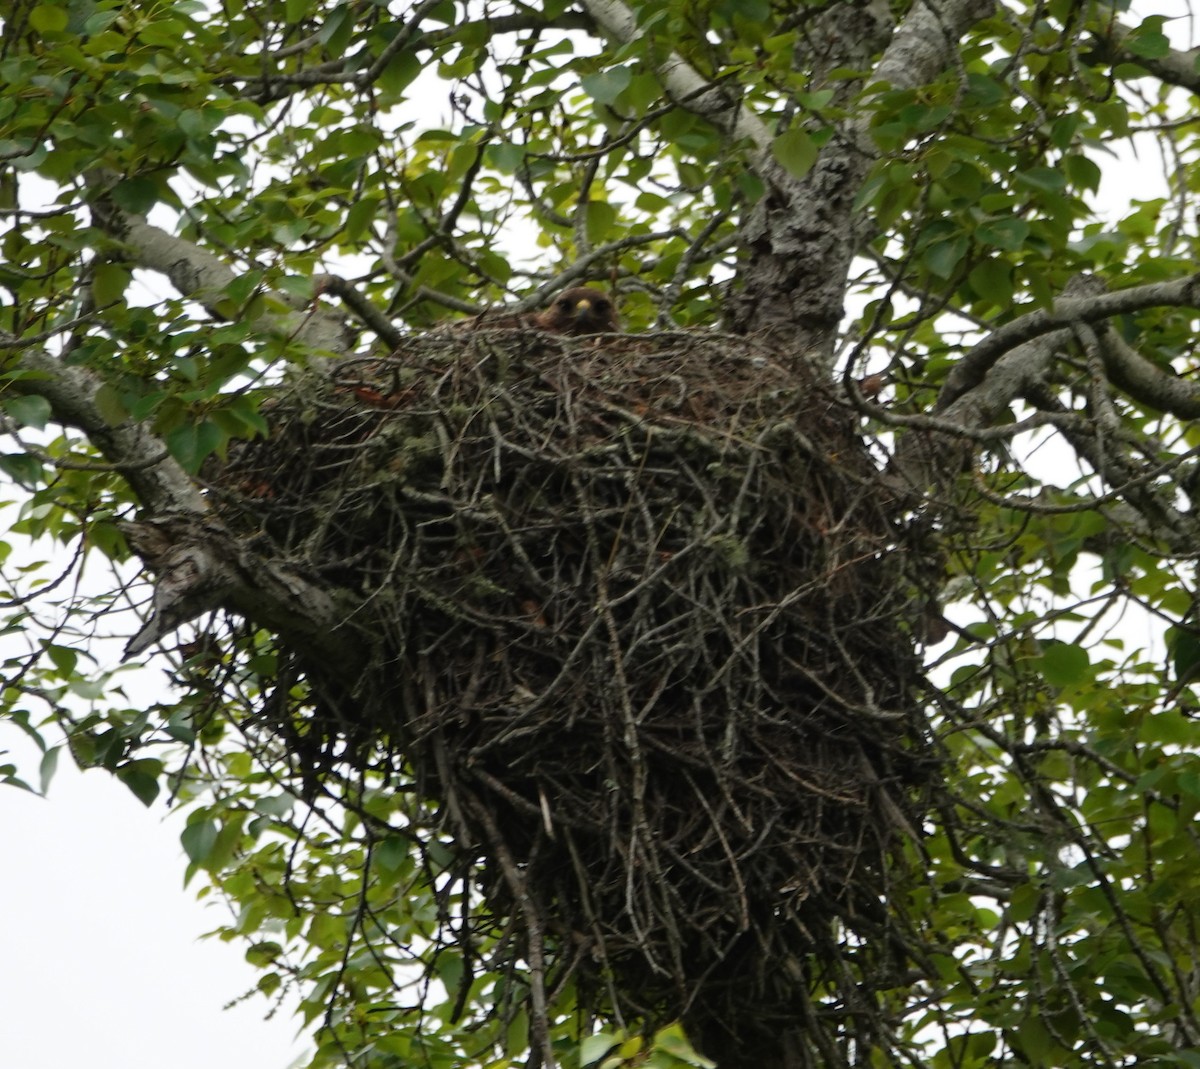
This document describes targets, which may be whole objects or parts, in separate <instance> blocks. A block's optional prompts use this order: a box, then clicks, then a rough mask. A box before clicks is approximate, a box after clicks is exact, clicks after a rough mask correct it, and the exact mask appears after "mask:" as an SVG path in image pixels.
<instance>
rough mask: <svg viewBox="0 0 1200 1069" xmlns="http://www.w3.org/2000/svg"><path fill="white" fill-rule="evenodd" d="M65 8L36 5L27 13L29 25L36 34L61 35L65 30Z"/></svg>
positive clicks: (66, 16) (53, 5)
mask: <svg viewBox="0 0 1200 1069" xmlns="http://www.w3.org/2000/svg"><path fill="white" fill-rule="evenodd" d="M67 20H68V12H67V9H66V7H63V6H59V5H57V4H38V5H37V7H35V8H34V9H33V10H32V11H31V12H29V25H30V26H32V27H33V28H34V29H35V30H37V32H38V33H62V32H63V31H64V30H65V29H66V28H67Z"/></svg>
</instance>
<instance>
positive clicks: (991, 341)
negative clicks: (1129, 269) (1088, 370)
mask: <svg viewBox="0 0 1200 1069" xmlns="http://www.w3.org/2000/svg"><path fill="white" fill-rule="evenodd" d="M1155 307H1176V308H1188V307H1191V308H1196V307H1200V274H1196V275H1189V276H1188V277H1187V278H1182V279H1179V280H1177V281H1175V282H1156V283H1152V284H1150V285H1148V286H1134V287H1131V288H1130V289H1125V290H1118V291H1117V292H1116V293H1103V294H1099V295H1097V296H1088V297H1070V296H1064V297H1061V298H1059V299H1058V300H1057V301H1055V303H1054V307H1053V308H1052V309H1050V310H1049V311H1046V310H1042V309H1039V310H1038V311H1036V312H1030V313H1029V314H1028V315H1023V316H1021V317H1020V318H1019V319H1014V320H1012V322H1010V323H1006V324H1004V326H1002V327H999V328H997V329H996V330H995V331H994V332H993V333H992V334H990V335H989V336H988V337H986V338H984V340H983V341H981V342H980V343H979V344H978V345H976V346H975V347H974V348H973V349H972V350H971V351H970V352H969V353H967V354H966V355H965V356H964V357H963V358H962V359H961V360H960V361H959V362H958V363H957V364H956V365H955V367H954V370H953V371H951V372H950V374H949V375H948V376H947V377H946V383H945V385H944V386H943V387H942V392H941V395H940V396H939V398H938V402H937V408H938V409H939V411H946V410H947V409H948V408H949V407H950V406H951V405H952V404H953V403H954V402H955V401H956V400H958V398H960V397H962V396H963V395H964V394H965V393H967V391H969V390H972V389H974V388H975V387H976V386H978V385H979V384H980V383H982V382H983V379H984V376H985V375H987V374H988V372H989V370H990V369H991V368H992V367H993V366H994V365H995V364H996V362H997V361H998V360H999V359H1000V357H1002V356H1003V355H1004V354H1005V353H1007V352H1009V351H1011V350H1013V349H1015V348H1016V347H1017V346H1019V345H1023V344H1025V343H1026V342H1030V341H1033V340H1034V339H1035V338H1039V337H1041V336H1042V335H1044V334H1049V333H1050V332H1052V331H1056V330H1059V329H1060V328H1062V327H1063V326H1066V325H1069V324H1071V323H1095V322H1097V321H1098V320H1102V319H1108V318H1109V317H1111V316H1115V315H1123V314H1125V313H1128V312H1140V311H1142V310H1143V309H1146V308H1155Z"/></svg>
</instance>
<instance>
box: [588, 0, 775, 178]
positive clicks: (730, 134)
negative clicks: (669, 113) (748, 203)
mask: <svg viewBox="0 0 1200 1069" xmlns="http://www.w3.org/2000/svg"><path fill="white" fill-rule="evenodd" d="M582 6H583V8H584V9H585V10H586V11H587V13H588V14H589V15H591V17H592V18H593V19H595V20H596V24H597V25H598V26H599V27H600V28H601V29H602V30H603V31H604V32H605V33H606V34H607V35H608V36H609V37H611V38H612V39H613V40H615V41H619V42H620V43H621V44H623V45H627V44H631V43H632V42H634V41H636V40H638V39H639V38H640V37H642V36H643V34H644V33H645V31H644V30H642V29H639V28H638V25H637V19H635V18H634V15H633V12H632V11H630V10H629V8H628V7H626V6H625V4H624V3H622V2H621V0H582ZM658 77H659V79H660V81H661V82H662V85H663V88H664V89H665V90H666V92H667V95H668V96H669V97H670V98H671V99H672V100H673V101H674V102H675V103H676V104H678V105H679V106H680V107H683V108H687V110H688V111H691V112H694V113H695V114H696V115H699V116H700V117H701V118H703V119H707V120H708V121H709V122H710V123H712V124H713V125H714V126H715V127H716V128H717V129H718V130H720V131H721V132H722V133H723V134H724V135H725V136H726V137H727V138H729V139H731V140H734V141H741V140H747V141H749V142H750V143H751V144H752V145H754V148H755V154H756V156H757V157H758V160H757V165H756V169H760V168H764V167H765V166H766V164H767V160H769V158H770V151H771V137H772V135H771V131H770V130H769V129H768V128H767V126H766V124H765V123H764V122H763V121H762V120H761V119H760V118H759V117H758V116H757V115H756V114H754V112H752V111H751V110H750V109H749V108H748V107H746V105H745V104H743V103H742V102H741V101H740V100H737V99H736V98H734V97H732V96H730V95H729V94H728V93H726V92H725V91H724V89H722V88H721V87H720V86H719V85H717V84H716V83H714V82H711V81H709V80H708V79H706V78H705V77H704V76H703V75H702V74H700V72H699V71H697V70H696V68H695V67H693V66H692V65H691V64H690V63H688V61H687V60H685V59H684V58H683V57H682V56H680V55H679V54H678V53H677V52H672V53H670V55H668V56H667V58H666V59H665V60H663V61H662V62H661V63H660V64H659V65H658Z"/></svg>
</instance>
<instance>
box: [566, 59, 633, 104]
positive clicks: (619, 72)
mask: <svg viewBox="0 0 1200 1069" xmlns="http://www.w3.org/2000/svg"><path fill="white" fill-rule="evenodd" d="M632 78H633V72H632V71H631V70H630V69H629V68H628V67H610V68H609V69H608V70H606V71H600V72H599V73H598V74H585V75H584V76H583V77H582V78H580V79H579V83H580V85H582V86H583V91H584V92H585V93H587V95H588V96H590V97H591V98H592V99H593V100H594V101H596V103H597V104H607V105H612V104H614V103H616V100H617V97H619V96H620V95H621V93H623V92H624V91H625V89H626V88H627V87H628V85H629V83H630V80H631V79H632Z"/></svg>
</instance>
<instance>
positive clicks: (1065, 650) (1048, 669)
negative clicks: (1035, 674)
mask: <svg viewBox="0 0 1200 1069" xmlns="http://www.w3.org/2000/svg"><path fill="white" fill-rule="evenodd" d="M1038 665H1039V669H1040V671H1041V674H1042V677H1043V678H1044V679H1045V680H1046V682H1047V683H1049V684H1050V685H1051V686H1052V687H1069V686H1074V685H1076V684H1078V683H1081V682H1083V681H1084V680H1085V679H1086V678H1087V677H1088V670H1089V668H1090V667H1091V661H1090V659H1089V657H1088V652H1087V650H1085V649H1083V647H1081V646H1073V645H1071V644H1069V643H1066V642H1047V644H1046V648H1045V649H1044V650H1043V652H1042V655H1041V657H1040V658H1038Z"/></svg>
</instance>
